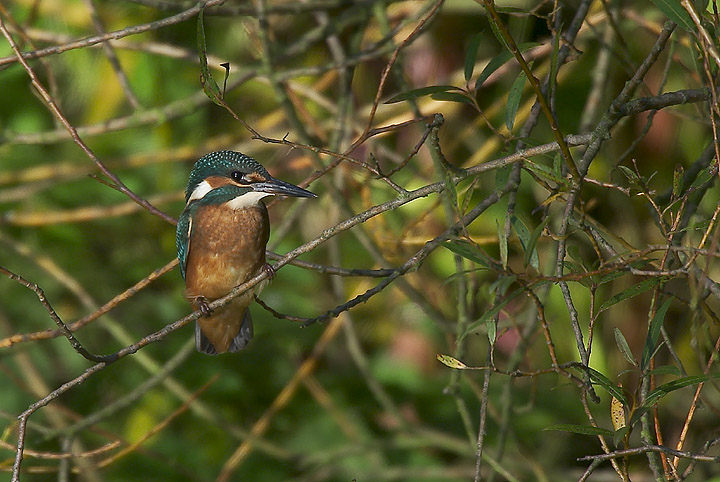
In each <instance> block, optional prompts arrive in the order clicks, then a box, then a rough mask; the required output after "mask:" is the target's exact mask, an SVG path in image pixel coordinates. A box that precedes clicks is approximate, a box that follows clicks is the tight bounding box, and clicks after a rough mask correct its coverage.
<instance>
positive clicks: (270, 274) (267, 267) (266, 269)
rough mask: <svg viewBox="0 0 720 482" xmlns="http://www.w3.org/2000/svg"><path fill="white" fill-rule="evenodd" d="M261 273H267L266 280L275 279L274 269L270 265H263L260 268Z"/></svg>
mask: <svg viewBox="0 0 720 482" xmlns="http://www.w3.org/2000/svg"><path fill="white" fill-rule="evenodd" d="M262 270H263V272H265V273H267V276H268V279H269V280H271V279H273V278H274V277H275V268H273V267H272V265H271V264H270V263H265V264H264V265H263V267H262Z"/></svg>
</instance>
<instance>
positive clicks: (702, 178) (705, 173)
mask: <svg viewBox="0 0 720 482" xmlns="http://www.w3.org/2000/svg"><path fill="white" fill-rule="evenodd" d="M712 170H713V168H712V166H710V167H708V168H705V169H702V170H701V171H700V172H699V173H698V175H697V177H696V178H695V180H694V181H693V183H692V184H691V185H690V188H692V189H697V188H699V187H700V186H702V185H703V184H705V183H706V182H708V181H710V180H711V179H713V178H714V177H715V176H713V174H712Z"/></svg>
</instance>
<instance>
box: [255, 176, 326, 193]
mask: <svg viewBox="0 0 720 482" xmlns="http://www.w3.org/2000/svg"><path fill="white" fill-rule="evenodd" d="M252 188H253V191H258V192H266V193H268V194H278V195H280V196H292V197H317V194H315V193H313V192H310V191H308V190H306V189H303V188H301V187H299V186H296V185H295V184H290V183H289V182H285V181H281V180H280V179H275V178H274V177H273V178H270V179H269V180H268V181H265V182H256V183H254V184H252Z"/></svg>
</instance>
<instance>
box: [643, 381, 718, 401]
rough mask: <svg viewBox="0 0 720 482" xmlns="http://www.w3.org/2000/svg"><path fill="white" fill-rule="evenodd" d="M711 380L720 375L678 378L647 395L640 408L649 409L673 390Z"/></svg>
mask: <svg viewBox="0 0 720 482" xmlns="http://www.w3.org/2000/svg"><path fill="white" fill-rule="evenodd" d="M711 378H720V373H713V374H711V375H693V376H690V377H684V378H679V379H677V380H673V381H671V382H668V383H665V384H663V385H660V386H659V387H657V388H656V389H655V390H653V391H652V392H650V393H648V396H647V398H645V400H644V401H643V404H642V408H645V409H650V408H652V406H653V405H655V404H656V403H658V402H659V401H660V399H662V398H663V397H664V396H665V395H667V394H668V393H670V392H674V391H675V390H678V389H680V388H684V387H689V386H691V385H697V384H698V383H703V382H706V381H708V380H710V379H711Z"/></svg>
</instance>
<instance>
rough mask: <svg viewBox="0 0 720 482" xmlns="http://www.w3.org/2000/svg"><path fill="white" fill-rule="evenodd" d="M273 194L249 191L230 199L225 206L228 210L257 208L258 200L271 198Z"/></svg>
mask: <svg viewBox="0 0 720 482" xmlns="http://www.w3.org/2000/svg"><path fill="white" fill-rule="evenodd" d="M272 195H273V194H270V193H267V192H257V191H250V192H247V193H245V194H243V195H242V196H238V197H236V198H235V199H231V200H230V201H228V202H226V203H225V205H226V206H227V207H229V208H230V209H235V210H237V209H245V208H249V207H252V206H257V205H258V204H259V203H260V200H261V199H262V198H264V197H268V196H272Z"/></svg>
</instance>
